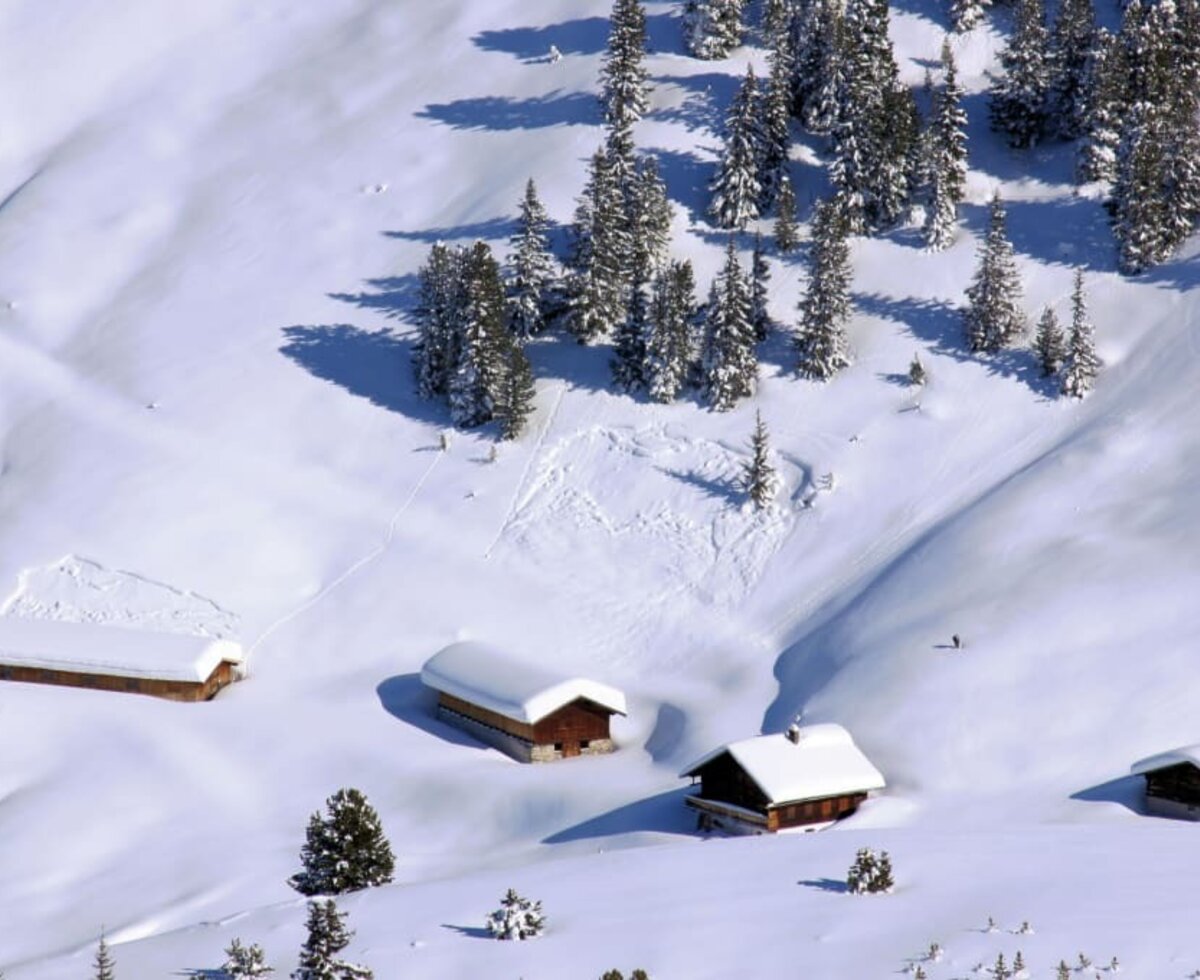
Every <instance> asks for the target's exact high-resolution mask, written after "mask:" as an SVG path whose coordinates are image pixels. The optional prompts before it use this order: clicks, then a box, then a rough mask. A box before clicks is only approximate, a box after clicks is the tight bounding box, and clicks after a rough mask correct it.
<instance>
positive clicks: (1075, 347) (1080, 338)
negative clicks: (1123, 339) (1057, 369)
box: [1062, 271, 1101, 398]
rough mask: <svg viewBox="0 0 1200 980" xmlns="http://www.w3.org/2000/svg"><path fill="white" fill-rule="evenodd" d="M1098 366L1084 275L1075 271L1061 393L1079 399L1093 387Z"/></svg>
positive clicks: (1098, 371) (1098, 370) (1098, 369)
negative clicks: (1069, 338) (1085, 296)
mask: <svg viewBox="0 0 1200 980" xmlns="http://www.w3.org/2000/svg"><path fill="white" fill-rule="evenodd" d="M1100 366H1101V365H1100V358H1099V357H1097V356H1096V341H1095V337H1094V336H1093V331H1092V321H1091V320H1090V319H1089V318H1088V315H1087V303H1086V301H1085V300H1084V296H1083V273H1082V272H1079V271H1076V273H1075V288H1074V290H1073V291H1072V293H1071V341H1070V346H1069V347H1068V350H1067V359H1066V363H1065V364H1064V365H1063V369H1062V393H1063V394H1064V395H1067V396H1069V397H1071V398H1082V397H1083V396H1084V395H1086V394H1087V393H1088V392H1089V391H1091V390H1092V387H1093V386H1094V385H1095V383H1096V375H1097V374H1099V373H1100Z"/></svg>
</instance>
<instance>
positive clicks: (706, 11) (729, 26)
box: [683, 0, 746, 60]
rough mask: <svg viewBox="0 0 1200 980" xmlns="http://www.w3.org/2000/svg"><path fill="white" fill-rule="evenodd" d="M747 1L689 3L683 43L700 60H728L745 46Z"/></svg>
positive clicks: (694, 1)
mask: <svg viewBox="0 0 1200 980" xmlns="http://www.w3.org/2000/svg"><path fill="white" fill-rule="evenodd" d="M745 6H746V0H687V2H686V3H685V4H684V7H683V43H684V47H685V48H686V49H687V51H688V53H689V54H691V55H692V56H693V57H696V58H704V59H706V60H712V59H717V58H728V57H729V55H730V54H732V53H733V49H734V48H736V47H737V46H738V45H739V44H741V43H742V34H743V32H744V30H745V26H744V24H743V13H744V8H745Z"/></svg>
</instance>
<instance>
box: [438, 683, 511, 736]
mask: <svg viewBox="0 0 1200 980" xmlns="http://www.w3.org/2000/svg"><path fill="white" fill-rule="evenodd" d="M438 704H440V705H442V706H443V707H446V708H449V709H450V710H451V711H457V712H458V713H459V714H460V715H465V716H466V717H468V718H471V719H473V720H475V721H478V722H482V723H483V724H485V725H490V726H491V727H492V728H498V729H499V730H500V731H502V732H505V733H507V734H509V735H514V736H516V737H517V738H521V739H524V740H525V741H526V742H533V741H535V739H534V737H533V726H532V725H525V724H522V723H521V722H519V721H513V720H512V719H511V718H506V717H505V716H504V715H502V714H499V713H498V712H495V711H490V710H488V709H487V708H481V707H480V706H479V705H477V704H472V703H471V702H470V701H464V700H463V699H462V698H456V697H455V696H454V695H453V694H446V693H445V692H444V691H439V692H438Z"/></svg>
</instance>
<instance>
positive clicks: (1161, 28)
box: [990, 0, 1200, 273]
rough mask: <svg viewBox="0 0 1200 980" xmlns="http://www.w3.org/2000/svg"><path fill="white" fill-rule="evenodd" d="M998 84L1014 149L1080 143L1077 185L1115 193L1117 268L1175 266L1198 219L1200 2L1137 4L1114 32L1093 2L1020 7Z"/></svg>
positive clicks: (1036, 0) (994, 96) (1004, 127)
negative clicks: (1051, 12) (1049, 20)
mask: <svg viewBox="0 0 1200 980" xmlns="http://www.w3.org/2000/svg"><path fill="white" fill-rule="evenodd" d="M1000 62H1001V64H1002V65H1003V67H1004V73H1003V75H1002V76H1000V77H999V78H998V79H997V81H996V83H995V84H994V86H993V89H992V93H991V107H990V108H991V114H992V123H993V125H994V126H995V127H996V128H997V129H999V130H1001V131H1003V132H1005V133H1006V134H1007V135H1008V137H1009V140H1010V142H1011V143H1012V144H1013V145H1014V146H1018V147H1020V146H1031V145H1033V144H1034V143H1036V142H1038V141H1039V140H1041V139H1044V138H1047V137H1058V138H1061V139H1069V140H1070V139H1078V140H1079V177H1080V179H1081V180H1083V181H1085V182H1092V181H1100V182H1104V183H1107V184H1109V185H1111V189H1112V196H1111V201H1110V207H1111V210H1112V213H1113V229H1114V233H1115V235H1116V239H1117V246H1118V252H1119V259H1120V265H1121V268H1122V269H1123V270H1124V271H1126V272H1129V273H1136V272H1140V271H1141V270H1143V269H1145V268H1147V267H1149V266H1151V265H1154V264H1156V263H1158V262H1162V261H1164V260H1165V259H1167V258H1169V257H1170V256H1171V254H1172V253H1173V252H1174V251H1175V250H1176V249H1177V248H1178V247H1179V245H1180V244H1181V243H1182V242H1183V240H1184V239H1185V238H1186V237H1187V236H1188V235H1189V234H1190V233H1191V231H1192V230H1193V229H1194V228H1195V226H1196V222H1197V220H1198V219H1200V0H1172V2H1170V3H1163V2H1155V0H1130V3H1129V4H1127V5H1126V7H1125V14H1124V18H1123V21H1122V24H1121V29H1120V31H1119V32H1118V33H1117V34H1111V33H1109V32H1108V31H1106V30H1104V29H1102V28H1098V27H1097V26H1096V18H1095V12H1094V10H1093V8H1092V3H1091V0H1063V2H1062V3H1061V5H1060V6H1059V9H1058V14H1057V16H1056V18H1055V21H1054V24H1053V26H1052V27H1047V24H1046V13H1045V8H1044V5H1043V0H1018V3H1017V7H1016V11H1015V22H1014V28H1013V32H1012V35H1011V37H1010V38H1009V41H1008V44H1007V46H1006V47H1005V49H1004V51H1003V52H1002V53H1001V55H1000Z"/></svg>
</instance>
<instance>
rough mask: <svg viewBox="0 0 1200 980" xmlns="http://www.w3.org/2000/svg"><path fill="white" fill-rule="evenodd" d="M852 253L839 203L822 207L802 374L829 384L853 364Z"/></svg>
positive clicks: (805, 316) (803, 308)
mask: <svg viewBox="0 0 1200 980" xmlns="http://www.w3.org/2000/svg"><path fill="white" fill-rule="evenodd" d="M850 312H851V306H850V249H849V246H848V245H847V243H846V225H845V220H844V218H843V215H842V211H841V208H840V207H839V205H838V204H837V202H836V201H824V202H822V203H820V204H818V205H817V210H816V214H815V215H814V218H813V240H812V251H811V253H810V256H809V282H808V291H807V293H805V295H804V298H803V299H802V300H801V301H800V330H799V335H798V336H797V338H796V347H797V354H798V360H799V364H798V367H799V371H800V373H801V374H802V375H803V376H804V377H806V378H812V379H813V380H815V381H828V380H829V379H830V378H832V377H833V376H834V375H835V374H837V372H838V371H840V370H841V369H842V368H844V367H846V366H848V365H849V363H850V358H849V354H848V352H847V344H846V323H847V322H848V321H849V319H850Z"/></svg>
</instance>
